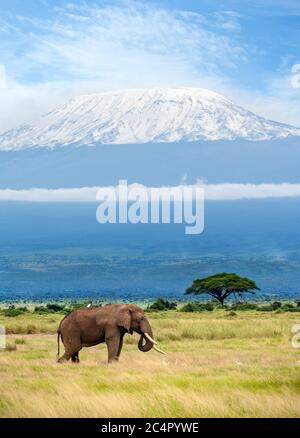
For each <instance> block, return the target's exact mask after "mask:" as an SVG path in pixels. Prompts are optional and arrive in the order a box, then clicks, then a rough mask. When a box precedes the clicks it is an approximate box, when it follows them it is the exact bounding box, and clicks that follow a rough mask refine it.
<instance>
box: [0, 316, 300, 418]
mask: <svg viewBox="0 0 300 438" xmlns="http://www.w3.org/2000/svg"><path fill="white" fill-rule="evenodd" d="M62 317H63V315H59V314H45V315H42V314H34V313H30V314H21V315H18V316H15V317H8V316H4V315H0V324H1V325H3V326H5V327H6V331H7V344H6V349H2V350H0V378H1V391H0V416H1V417H300V350H299V349H296V348H293V347H292V343H291V340H292V336H293V334H292V332H291V330H292V327H293V326H294V325H295V324H297V323H299V322H300V321H299V314H298V315H297V314H296V313H288V312H282V313H278V314H277V313H275V312H256V311H250V310H249V311H243V312H226V311H225V310H222V309H215V310H214V311H212V312H201V313H184V312H180V311H175V310H174V311H173V310H171V311H167V312H153V313H149V314H148V317H149V320H150V323H151V324H152V327H153V331H154V334H155V337H156V340H157V341H158V343H159V346H160V347H161V348H163V349H164V350H165V351H167V353H168V354H167V355H166V356H163V355H160V354H158V353H157V352H155V351H153V350H151V351H150V352H148V353H141V352H139V350H138V348H137V342H138V335H133V336H130V335H127V336H126V337H125V344H124V347H123V351H122V354H121V357H120V361H119V363H116V364H112V365H108V364H107V363H106V361H107V351H106V346H105V344H101V345H98V346H95V347H92V348H86V349H83V350H82V351H81V353H80V356H81V358H80V359H81V363H80V364H72V363H67V364H57V363H56V353H57V339H56V330H57V327H58V324H59V321H60V319H61V318H62Z"/></svg>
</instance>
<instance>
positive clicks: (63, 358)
mask: <svg viewBox="0 0 300 438" xmlns="http://www.w3.org/2000/svg"><path fill="white" fill-rule="evenodd" d="M70 358H71V354H69V353H67V352H66V351H65V353H64V354H63V355H62V356H61V357H60V358H59V359H57V362H58V363H65V362H68V360H69V359H70Z"/></svg>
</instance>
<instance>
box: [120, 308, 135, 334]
mask: <svg viewBox="0 0 300 438" xmlns="http://www.w3.org/2000/svg"><path fill="white" fill-rule="evenodd" d="M117 324H118V326H119V327H123V328H124V329H125V330H127V331H128V332H129V333H130V334H132V329H131V312H130V310H129V309H128V307H126V308H124V309H122V310H121V311H120V314H119V317H118V322H117Z"/></svg>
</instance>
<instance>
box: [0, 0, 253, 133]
mask: <svg viewBox="0 0 300 438" xmlns="http://www.w3.org/2000/svg"><path fill="white" fill-rule="evenodd" d="M0 24H1V26H2V28H1V29H3V30H4V31H5V34H6V35H7V36H8V38H7V40H6V41H5V43H2V44H1V42H0V48H1V59H0V62H5V60H6V61H7V71H8V75H9V78H8V80H7V87H6V89H5V92H4V91H3V90H0V114H1V118H0V132H1V131H4V130H7V129H10V128H12V127H14V126H16V125H18V124H19V123H22V122H25V121H28V120H30V119H31V118H32V117H35V116H36V115H38V114H41V113H42V112H44V111H48V110H50V109H51V108H53V107H54V106H55V105H56V104H58V103H62V102H63V101H64V100H66V99H68V98H69V97H70V96H71V95H77V94H81V93H89V92H95V91H105V90H111V89H120V88H137V87H153V86H196V87H197V86H200V87H201V86H202V87H205V86H209V88H215V86H217V85H218V82H220V79H219V77H220V76H222V75H221V70H222V69H228V70H231V69H232V68H234V67H235V66H236V64H237V63H238V62H240V58H241V57H245V56H246V51H245V50H244V49H243V47H241V45H240V44H239V43H238V42H237V41H236V40H235V38H234V37H233V34H235V31H234V30H233V29H235V28H237V26H238V16H237V15H235V14H232V13H229V12H228V13H224V14H218V16H206V17H205V16H203V15H201V14H198V13H192V12H188V11H177V10H173V9H168V10H167V9H163V8H161V7H159V6H155V5H151V4H147V3H141V2H140V3H139V2H135V1H126V2H122V3H120V5H119V6H110V5H102V6H100V5H94V6H92V5H89V4H87V3H86V2H83V3H80V2H78V3H76V4H69V5H67V6H66V7H64V8H56V10H55V17H53V19H51V20H50V19H48V20H46V19H33V18H28V17H20V16H19V17H17V22H16V23H14V25H13V26H12V25H10V24H9V23H3V21H1V22H0ZM17 26H18V27H17ZM28 28H30V32H29V31H28ZM1 29H0V30H1ZM15 52H18V56H15V55H14V53H15ZM33 78H34V79H33ZM28 79H29V80H28ZM214 85H215V86H214ZM2 114H3V115H4V116H3V117H2Z"/></svg>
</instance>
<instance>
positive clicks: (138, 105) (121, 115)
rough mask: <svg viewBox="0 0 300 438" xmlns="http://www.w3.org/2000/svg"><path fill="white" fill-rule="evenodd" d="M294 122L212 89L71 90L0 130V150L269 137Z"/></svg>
mask: <svg viewBox="0 0 300 438" xmlns="http://www.w3.org/2000/svg"><path fill="white" fill-rule="evenodd" d="M289 135H295V136H300V128H295V127H293V126H289V125H286V124H283V123H277V122H273V121H270V120H267V119H264V118H263V117H259V116H257V115H255V114H253V113H252V112H250V111H247V110H245V109H244V108H242V107H240V106H237V105H235V104H234V103H232V102H231V101H230V100H228V99H226V98H225V97H223V96H221V95H220V94H217V93H215V92H213V91H210V90H206V89H201V88H152V89H130V90H121V91H110V92H105V93H97V94H90V95H82V96H77V97H74V98H73V99H71V100H70V101H69V102H67V103H66V104H64V105H61V106H59V107H58V108H57V109H55V110H54V111H51V112H49V113H47V114H45V115H43V116H41V117H40V118H39V119H38V120H36V121H34V122H32V123H26V124H23V125H21V126H19V127H17V128H15V129H12V130H10V131H8V132H6V133H4V134H2V135H0V150H20V149H25V148H30V147H48V148H55V147H58V146H67V145H74V146H84V145H87V146H90V145H96V144H101V143H102V144H132V143H153V142H155V143H159V142H166V143H170V142H178V141H181V140H184V141H188V142H193V141H197V140H234V139H245V140H269V139H273V138H284V137H287V136H289Z"/></svg>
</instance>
